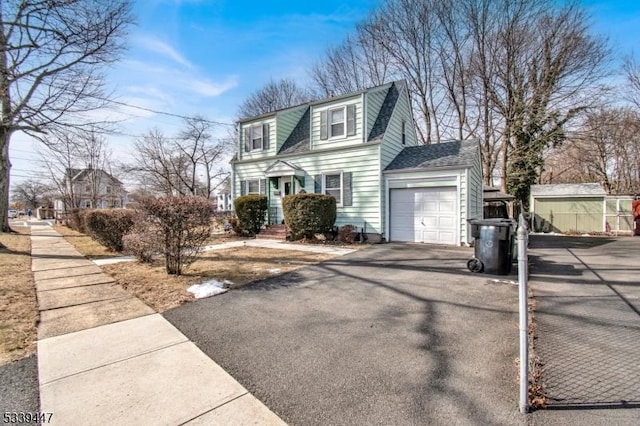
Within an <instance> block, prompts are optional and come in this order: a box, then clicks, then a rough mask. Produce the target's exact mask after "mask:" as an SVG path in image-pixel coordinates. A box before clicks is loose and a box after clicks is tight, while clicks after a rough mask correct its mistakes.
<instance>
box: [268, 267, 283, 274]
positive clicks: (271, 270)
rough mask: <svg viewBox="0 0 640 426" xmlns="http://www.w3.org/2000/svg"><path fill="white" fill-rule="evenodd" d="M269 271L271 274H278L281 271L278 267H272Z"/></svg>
mask: <svg viewBox="0 0 640 426" xmlns="http://www.w3.org/2000/svg"><path fill="white" fill-rule="evenodd" d="M269 273H270V274H273V275H278V274H281V273H282V271H281V270H280V269H278V268H274V269H269Z"/></svg>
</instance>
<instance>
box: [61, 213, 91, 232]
mask: <svg viewBox="0 0 640 426" xmlns="http://www.w3.org/2000/svg"><path fill="white" fill-rule="evenodd" d="M90 211H92V210H87V209H71V210H69V212H68V213H67V226H68V227H69V228H71V229H73V230H74V231H78V232H82V233H83V234H86V233H87V222H86V220H87V214H88V213H89V212H90Z"/></svg>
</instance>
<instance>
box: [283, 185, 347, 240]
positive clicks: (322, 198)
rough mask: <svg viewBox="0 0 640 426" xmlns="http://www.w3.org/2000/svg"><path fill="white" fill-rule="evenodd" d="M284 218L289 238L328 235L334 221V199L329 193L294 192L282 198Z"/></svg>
mask: <svg viewBox="0 0 640 426" xmlns="http://www.w3.org/2000/svg"><path fill="white" fill-rule="evenodd" d="M282 207H283V209H284V220H285V223H286V224H287V226H288V227H289V231H290V232H291V238H292V239H294V240H296V239H301V238H313V237H314V235H315V234H323V235H325V236H326V235H328V234H329V233H330V232H331V230H332V228H333V224H334V223H335V221H336V199H335V198H334V197H332V196H331V195H322V194H295V195H289V196H287V197H285V198H284V201H283V203H282Z"/></svg>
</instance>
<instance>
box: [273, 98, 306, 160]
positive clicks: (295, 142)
mask: <svg viewBox="0 0 640 426" xmlns="http://www.w3.org/2000/svg"><path fill="white" fill-rule="evenodd" d="M310 114H311V108H309V107H307V110H306V111H305V113H304V114H303V115H302V118H300V121H298V124H296V127H295V128H294V129H293V131H292V132H291V134H290V135H289V137H288V138H287V140H286V141H284V143H283V144H282V147H280V151H278V154H277V155H280V154H294V153H295V154H297V153H300V152H308V151H310V150H311V148H310V147H309V134H310V129H309V122H310V120H309V117H310Z"/></svg>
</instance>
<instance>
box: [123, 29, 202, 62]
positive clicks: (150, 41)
mask: <svg viewBox="0 0 640 426" xmlns="http://www.w3.org/2000/svg"><path fill="white" fill-rule="evenodd" d="M135 42H136V44H138V45H140V46H141V47H143V48H145V49H147V50H150V51H152V52H156V53H159V54H161V55H162V56H164V57H166V58H169V59H171V60H173V61H174V62H177V63H178V64H180V65H182V66H185V67H187V68H193V64H192V63H191V62H189V61H188V60H187V59H186V58H185V57H184V56H182V55H181V54H180V53H179V52H178V51H177V50H175V49H174V48H173V47H172V46H170V45H169V44H168V43H165V42H164V41H162V40H159V39H157V38H154V37H150V36H140V37H138V38H137V39H136V40H135Z"/></svg>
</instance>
